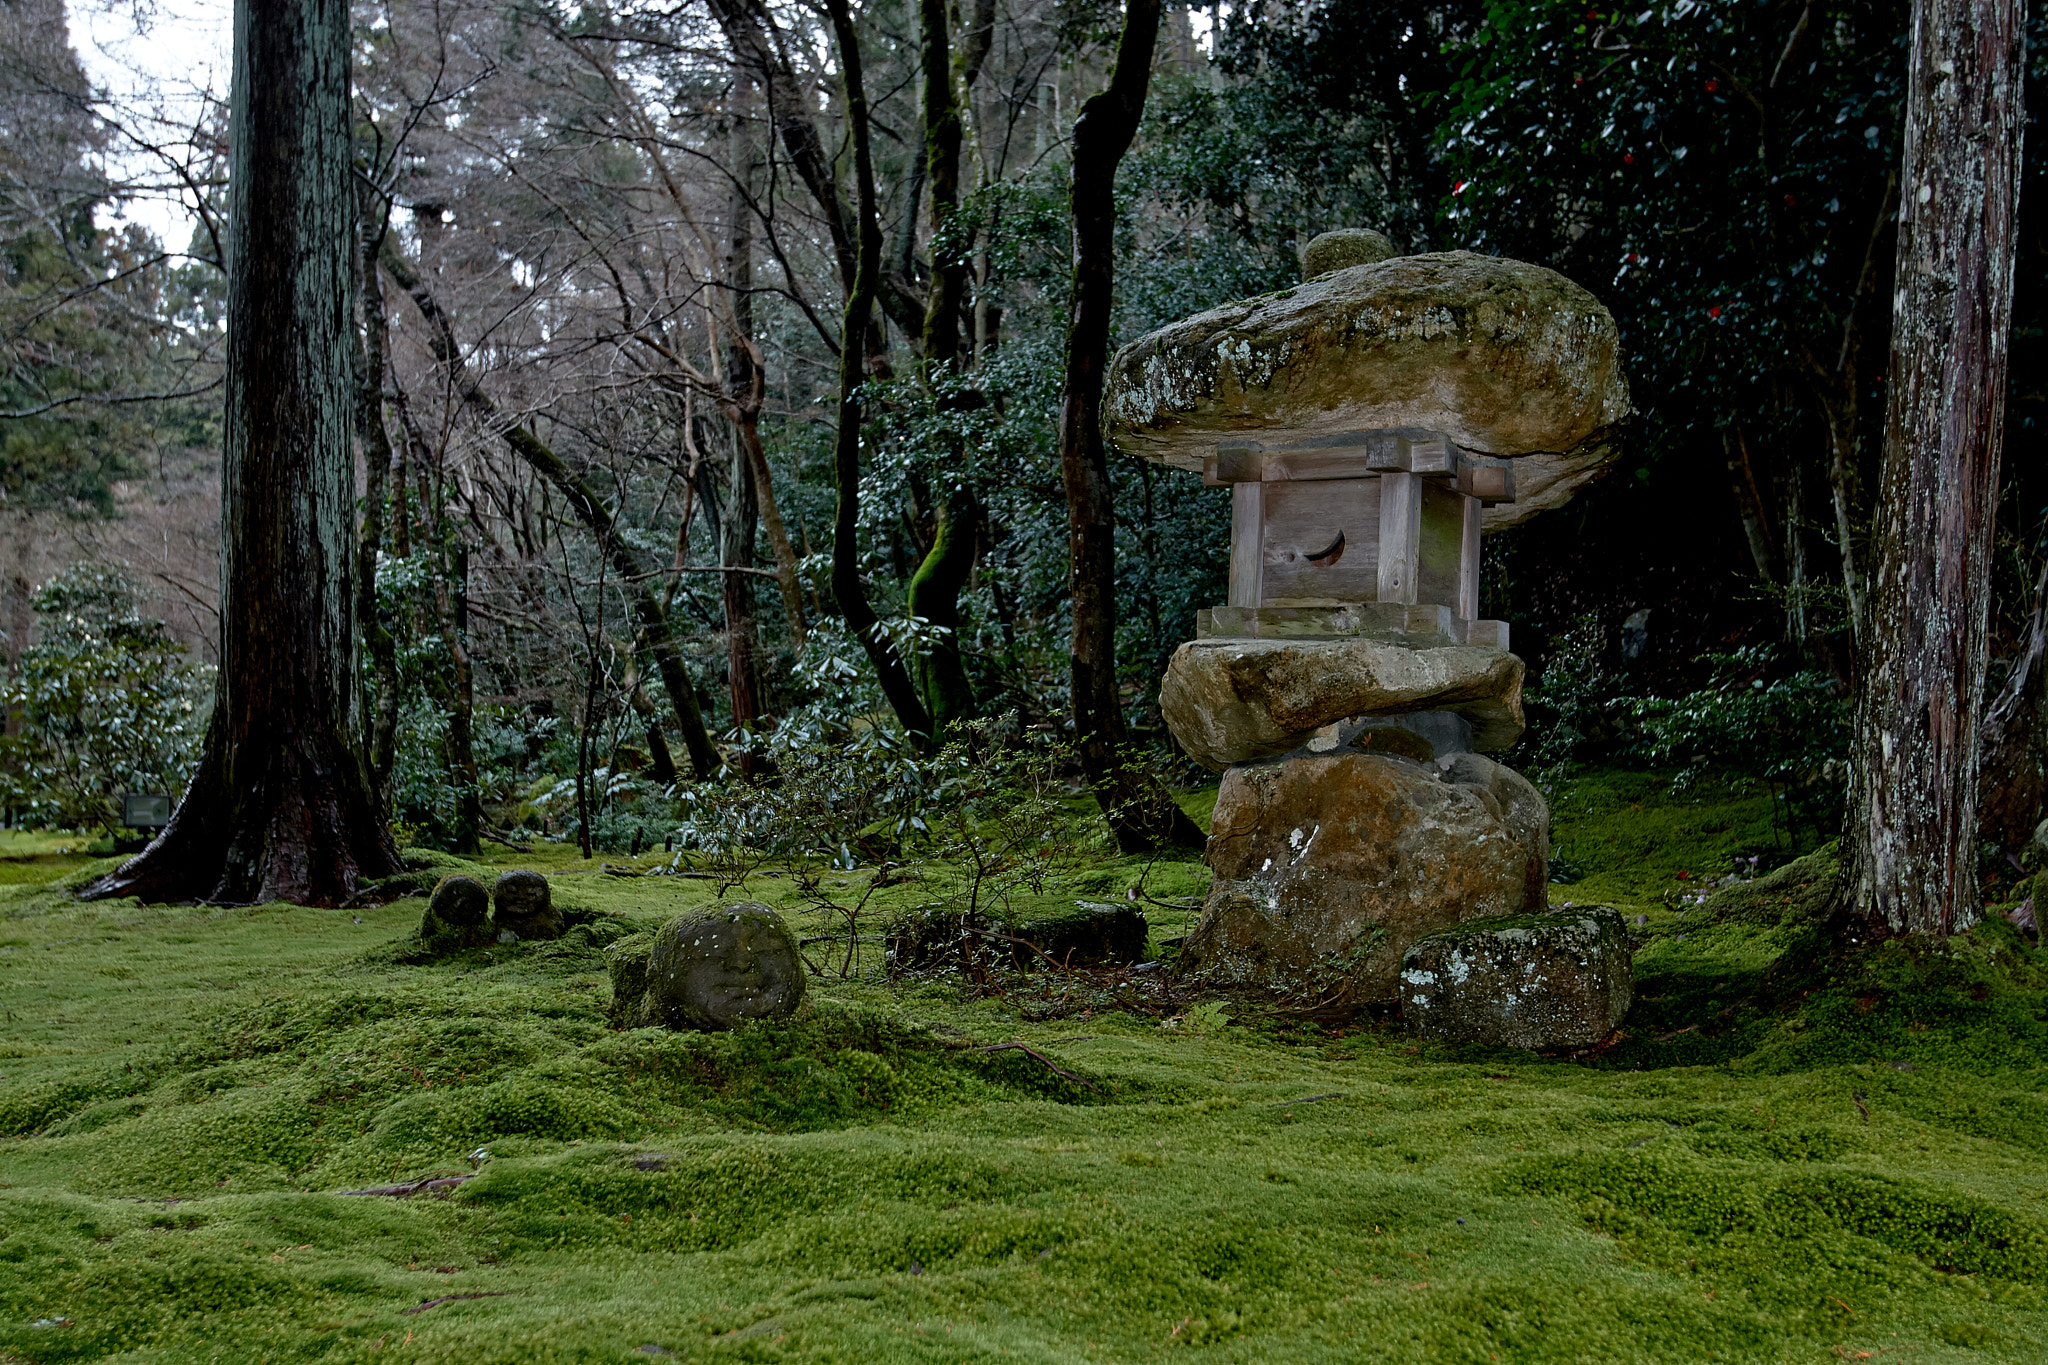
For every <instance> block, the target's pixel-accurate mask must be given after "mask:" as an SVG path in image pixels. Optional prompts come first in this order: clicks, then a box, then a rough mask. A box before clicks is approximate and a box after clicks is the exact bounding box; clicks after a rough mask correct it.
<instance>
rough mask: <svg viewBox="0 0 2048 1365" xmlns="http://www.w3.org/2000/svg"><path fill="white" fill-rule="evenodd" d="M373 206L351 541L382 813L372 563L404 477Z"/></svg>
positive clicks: (394, 669)
mask: <svg viewBox="0 0 2048 1365" xmlns="http://www.w3.org/2000/svg"><path fill="white" fill-rule="evenodd" d="M371 202H372V196H368V195H365V196H363V204H362V209H363V214H364V219H363V223H362V240H361V241H360V243H359V244H358V247H359V249H358V253H357V266H358V268H359V270H360V272H361V274H360V277H359V278H358V279H357V281H356V284H357V289H358V291H359V293H360V296H361V298H362V303H363V330H362V349H361V350H360V351H359V352H358V353H357V356H356V439H357V440H358V441H360V442H361V443H362V447H363V465H364V469H365V472H366V478H365V481H364V489H363V525H362V531H361V533H360V534H359V536H358V537H357V546H358V556H359V558H358V563H357V565H356V624H357V626H358V627H359V628H360V629H361V631H362V635H363V647H364V648H365V649H366V650H367V651H368V652H369V655H370V676H371V678H372V679H373V680H374V681H375V684H376V694H377V700H376V707H375V709H374V711H373V712H372V715H371V720H370V777H371V779H372V780H373V781H374V782H375V783H376V785H377V792H378V794H379V796H380V797H381V798H382V800H383V801H384V806H385V811H386V813H387V814H388V813H389V811H390V806H391V767H392V764H393V763H394V762H395V760H396V758H397V753H398V642H397V640H396V639H395V638H394V637H393V636H392V634H391V632H390V631H389V630H387V629H385V626H384V622H383V619H382V618H381V617H380V616H379V615H378V613H377V556H378V555H379V554H380V553H381V552H382V551H383V549H384V517H385V502H386V496H387V492H388V490H389V488H390V484H391V478H392V475H393V474H394V473H395V474H396V475H397V478H398V493H399V497H400V499H401V504H402V500H403V498H404V495H405V475H404V469H403V466H402V464H401V463H400V461H399V458H398V452H397V450H396V449H395V448H394V447H393V446H392V444H391V430H390V428H389V427H387V426H385V425H384V374H385V369H386V365H387V360H386V355H387V352H388V350H389V345H388V343H389V338H390V327H389V324H388V320H387V317H386V314H385V311H384V290H383V284H382V280H381V278H380V277H379V276H378V274H377V252H378V251H379V250H380V249H381V248H382V247H383V245H384V236H385V233H386V232H387V231H388V230H389V227H390V217H389V214H390V209H389V207H388V205H387V204H386V202H385V201H384V200H383V199H382V198H381V197H375V199H374V202H375V204H376V206H377V212H376V221H375V222H372V221H370V216H369V215H370V212H371V209H370V205H371Z"/></svg>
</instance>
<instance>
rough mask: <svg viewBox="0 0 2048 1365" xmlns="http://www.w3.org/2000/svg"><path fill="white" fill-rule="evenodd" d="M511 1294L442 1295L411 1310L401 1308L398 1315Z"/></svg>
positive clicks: (505, 1291)
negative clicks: (467, 1300) (460, 1300)
mask: <svg viewBox="0 0 2048 1365" xmlns="http://www.w3.org/2000/svg"><path fill="white" fill-rule="evenodd" d="M511 1292H512V1291H511V1290H509V1289H484V1290H479V1291H478V1292H477V1293H474V1294H443V1295H442V1296H441V1297H440V1298H438V1299H428V1300H427V1301H426V1302H425V1303H421V1304H417V1305H415V1306H414V1307H411V1308H401V1309H399V1310H398V1311H399V1312H400V1313H424V1312H426V1311H427V1310H428V1309H429V1308H439V1307H440V1306H441V1305H442V1304H444V1303H454V1302H456V1301H457V1300H459V1299H502V1298H504V1297H505V1296H506V1295H507V1294H509V1293H511Z"/></svg>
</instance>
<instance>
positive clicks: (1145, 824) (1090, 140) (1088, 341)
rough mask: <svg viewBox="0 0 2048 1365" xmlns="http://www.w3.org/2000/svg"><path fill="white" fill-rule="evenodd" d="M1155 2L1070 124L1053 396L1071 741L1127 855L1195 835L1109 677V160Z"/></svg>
mask: <svg viewBox="0 0 2048 1365" xmlns="http://www.w3.org/2000/svg"><path fill="white" fill-rule="evenodd" d="M1159 4H1160V0H1127V3H1126V5H1125V7H1124V30H1123V36H1122V37H1121V38H1120V39H1119V40H1118V42H1117V51H1116V65H1115V67H1114V68H1113V69H1112V70H1111V72H1110V76H1109V88H1108V89H1106V90H1104V91H1102V92H1101V93H1100V94H1097V95H1091V96H1090V97H1089V98H1088V99H1087V100H1086V101H1085V102H1084V103H1083V104H1082V106H1081V114H1080V117H1079V118H1077V119H1075V120H1074V150H1073V161H1074V186H1073V212H1074V284H1073V298H1072V301H1071V303H1070V305H1069V307H1070V311H1069V313H1068V318H1067V368H1066V387H1065V393H1064V395H1063V397H1062V400H1061V403H1060V475H1061V480H1062V482H1063V483H1064V485H1065V487H1066V495H1067V553H1068V555H1069V557H1070V561H1071V567H1070V569H1069V581H1070V583H1071V584H1072V589H1073V599H1074V630H1073V646H1072V653H1073V672H1072V679H1073V682H1072V692H1073V696H1072V702H1073V714H1074V737H1075V740H1076V742H1077V743H1078V744H1079V746H1080V750H1081V766H1082V767H1083V768H1084V769H1085V770H1086V771H1087V774H1088V780H1089V782H1090V783H1091V784H1092V785H1093V786H1094V788H1095V799H1096V800H1097V801H1098V802H1099V803H1100V804H1101V806H1102V813H1103V816H1104V818H1105V819H1107V820H1108V822H1109V827H1110V831H1111V833H1113V834H1114V835H1115V836H1116V841H1117V845H1118V847H1120V848H1122V849H1124V850H1126V851H1127V852H1133V851H1139V850H1143V849H1148V848H1157V847H1159V846H1161V845H1167V844H1171V845H1176V846H1179V847H1186V848H1200V847H1201V846H1202V843H1203V839H1202V832H1201V831H1200V830H1199V829H1197V828H1196V827H1195V823H1194V821H1192V820H1190V819H1188V817H1187V815H1186V813H1185V812H1183V811H1182V810H1181V808H1180V806H1179V805H1178V804H1176V803H1175V801H1174V799H1173V796H1172V794H1171V793H1170V792H1168V791H1166V790H1165V788H1163V787H1161V786H1160V785H1159V783H1158V782H1156V781H1155V780H1153V779H1152V778H1151V776H1150V775H1149V774H1148V773H1146V772H1145V771H1144V770H1143V769H1142V768H1140V767H1138V766H1137V765H1135V764H1133V763H1132V762H1131V761H1130V758H1129V756H1128V755H1127V754H1126V753H1125V748H1126V736H1125V732H1124V716H1123V705H1122V701H1121V699H1120V698H1119V697H1118V695H1117V684H1116V519H1115V515H1114V508H1113V505H1112V500H1113V495H1112V490H1111V487H1110V482H1109V462H1108V459H1107V457H1106V456H1105V454H1104V451H1103V445H1102V377H1103V371H1104V369H1105V367H1106V365H1107V363H1108V359H1109V310H1110V302H1111V297H1112V291H1113V288H1114V284H1115V273H1116V263H1115V249H1116V168H1117V165H1118V163H1120V162H1121V161H1122V160H1123V156H1124V153H1125V152H1126V151H1128V150H1129V149H1130V145H1131V139H1132V138H1134V137H1136V136H1137V132H1138V120H1139V118H1140V117H1141V116H1142V115H1143V114H1144V112H1145V91H1146V87H1147V86H1148V85H1149V84H1150V82H1151V76H1152V45H1153V43H1154V41H1155V40H1156V39H1157V38H1158V35H1159Z"/></svg>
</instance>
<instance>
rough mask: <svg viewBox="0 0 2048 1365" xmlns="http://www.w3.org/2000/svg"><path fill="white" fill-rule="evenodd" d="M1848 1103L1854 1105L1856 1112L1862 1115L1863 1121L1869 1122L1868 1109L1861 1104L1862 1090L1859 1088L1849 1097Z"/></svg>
mask: <svg viewBox="0 0 2048 1365" xmlns="http://www.w3.org/2000/svg"><path fill="white" fill-rule="evenodd" d="M1849 1103H1851V1104H1853V1105H1855V1106H1856V1112H1857V1113H1859V1114H1861V1115H1863V1121H1864V1122H1865V1123H1868V1122H1870V1111H1869V1110H1868V1109H1866V1108H1864V1106H1863V1092H1862V1091H1861V1090H1859V1091H1857V1092H1856V1093H1855V1094H1853V1095H1851V1096H1850V1097H1849Z"/></svg>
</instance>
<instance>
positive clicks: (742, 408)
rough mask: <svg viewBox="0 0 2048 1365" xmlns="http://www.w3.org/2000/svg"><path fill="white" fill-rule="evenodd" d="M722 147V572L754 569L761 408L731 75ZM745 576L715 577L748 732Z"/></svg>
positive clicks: (749, 771) (751, 716)
mask: <svg viewBox="0 0 2048 1365" xmlns="http://www.w3.org/2000/svg"><path fill="white" fill-rule="evenodd" d="M734 85H735V86H736V87H737V90H736V91H735V98H734V100H733V102H732V108H731V109H730V110H729V116H730V120H731V126H730V129H729V130H728V131H729V136H728V138H727V145H728V146H729V147H730V148H731V150H732V158H733V166H732V175H733V177H734V182H733V185H732V192H731V193H730V194H729V195H727V197H726V219H727V222H726V233H727V236H726V254H725V278H726V283H727V284H728V285H730V286H731V290H732V311H731V324H732V330H731V332H730V334H728V335H727V336H726V338H725V361H724V368H725V388H726V407H727V411H728V412H729V413H730V414H731V416H732V419H733V432H732V436H733V440H732V450H731V456H730V458H729V459H728V460H727V461H726V487H727V488H728V489H730V490H731V496H730V497H728V498H727V499H726V504H725V516H724V518H723V519H722V520H721V521H720V523H719V537H718V562H719V564H720V565H721V566H722V567H723V568H725V569H727V570H746V569H751V568H753V567H754V538H755V535H756V533H757V532H758V531H759V529H760V524H761V499H760V496H759V494H758V493H757V492H756V488H757V483H756V480H755V478H754V462H753V456H752V451H751V449H750V446H752V445H758V444H759V443H760V439H761V435H760V420H761V406H760V403H759V401H758V400H757V399H756V397H755V395H756V394H757V393H758V392H759V391H760V388H761V385H760V383H759V379H758V377H757V376H756V374H755V365H754V350H753V341H754V238H753V233H752V231H751V230H750V229H751V226H752V224H751V213H752V210H751V208H750V207H749V200H750V199H751V197H752V190H753V181H754V175H753V170H754V166H753V163H754V160H755V154H754V147H753V135H752V129H751V128H750V127H749V126H748V119H747V114H748V111H747V109H746V91H747V89H748V85H747V82H746V81H744V80H737V81H735V82H734ZM752 578H753V575H751V574H748V573H745V572H727V573H722V574H720V575H719V579H720V583H719V589H720V593H719V595H720V599H721V601H722V603H723V605H724V608H725V657H726V678H725V681H726V695H727V697H728V698H729V700H730V701H731V704H732V723H733V727H734V728H735V729H740V730H751V729H752V728H754V726H755V725H756V724H757V723H758V722H759V721H760V719H761V674H760V667H759V663H758V657H759V653H760V646H759V638H758V633H757V632H756V630H755V628H754V585H753V582H752ZM759 767H760V762H759V760H758V759H756V758H755V757H754V755H753V753H752V751H751V749H749V750H746V751H743V753H742V756H741V758H740V776H742V777H744V778H746V779H747V780H748V781H750V782H751V781H753V780H754V778H756V777H757V776H759V771H758V769H759Z"/></svg>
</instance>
